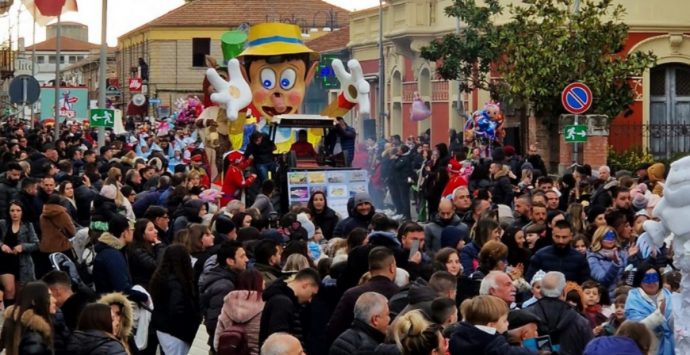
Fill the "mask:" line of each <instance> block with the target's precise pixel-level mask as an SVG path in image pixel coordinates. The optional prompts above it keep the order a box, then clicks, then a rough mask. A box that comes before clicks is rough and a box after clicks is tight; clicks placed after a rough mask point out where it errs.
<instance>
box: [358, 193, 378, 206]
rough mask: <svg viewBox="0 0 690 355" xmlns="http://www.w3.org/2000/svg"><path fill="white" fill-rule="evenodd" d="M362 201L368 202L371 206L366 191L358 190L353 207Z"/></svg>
mask: <svg viewBox="0 0 690 355" xmlns="http://www.w3.org/2000/svg"><path fill="white" fill-rule="evenodd" d="M363 203H368V204H370V205H372V206H373V205H374V203H373V202H371V197H370V196H369V194H368V193H366V192H358V193H357V194H356V195H355V207H357V206H359V205H361V204H363Z"/></svg>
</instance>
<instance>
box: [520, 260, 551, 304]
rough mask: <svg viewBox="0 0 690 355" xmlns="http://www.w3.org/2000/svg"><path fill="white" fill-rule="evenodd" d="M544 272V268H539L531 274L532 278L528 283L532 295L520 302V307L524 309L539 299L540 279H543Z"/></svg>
mask: <svg viewBox="0 0 690 355" xmlns="http://www.w3.org/2000/svg"><path fill="white" fill-rule="evenodd" d="M545 275H546V273H545V272H544V270H541V269H540V270H539V271H537V272H536V273H534V276H532V280H530V282H529V285H530V288H531V291H532V297H531V298H529V299H528V300H527V301H525V302H522V306H521V307H520V308H522V309H525V308H527V307H529V306H531V305H533V304H535V303H537V301H539V300H540V299H541V280H543V279H544V276H545Z"/></svg>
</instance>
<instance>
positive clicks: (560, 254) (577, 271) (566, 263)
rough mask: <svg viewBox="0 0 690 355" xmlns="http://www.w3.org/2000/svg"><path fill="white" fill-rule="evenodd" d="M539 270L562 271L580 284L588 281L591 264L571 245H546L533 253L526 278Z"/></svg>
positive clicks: (529, 278) (566, 277) (570, 279)
mask: <svg viewBox="0 0 690 355" xmlns="http://www.w3.org/2000/svg"><path fill="white" fill-rule="evenodd" d="M465 249H467V247H465ZM463 251H464V250H463ZM539 270H544V272H549V271H560V272H562V273H563V274H564V275H565V279H566V280H568V281H574V282H577V283H578V284H582V283H583V282H585V281H587V280H588V279H589V274H590V272H589V264H588V263H587V258H586V257H585V256H584V255H582V254H580V253H579V252H578V251H577V250H575V249H573V248H571V247H566V248H563V249H559V248H557V247H556V246H554V245H549V246H548V247H544V248H542V249H540V250H539V251H537V252H536V253H535V254H534V255H532V259H531V260H530V263H529V268H528V269H527V273H525V280H531V279H532V276H534V274H535V273H537V271H539Z"/></svg>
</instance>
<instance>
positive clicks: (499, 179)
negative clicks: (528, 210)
mask: <svg viewBox="0 0 690 355" xmlns="http://www.w3.org/2000/svg"><path fill="white" fill-rule="evenodd" d="M489 172H490V173H491V180H492V181H493V185H492V186H491V196H492V199H493V202H494V203H495V204H497V205H507V206H510V205H511V204H512V203H513V195H514V192H513V185H512V184H511V183H510V177H509V173H510V169H509V168H508V166H507V165H503V164H501V163H497V162H494V163H491V165H490V166H489Z"/></svg>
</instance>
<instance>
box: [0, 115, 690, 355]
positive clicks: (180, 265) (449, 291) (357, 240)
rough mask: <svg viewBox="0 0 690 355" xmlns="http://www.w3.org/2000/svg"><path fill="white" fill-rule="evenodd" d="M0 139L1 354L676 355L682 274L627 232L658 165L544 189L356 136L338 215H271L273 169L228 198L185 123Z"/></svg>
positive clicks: (17, 131)
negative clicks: (99, 143)
mask: <svg viewBox="0 0 690 355" xmlns="http://www.w3.org/2000/svg"><path fill="white" fill-rule="evenodd" d="M342 130H343V131H345V128H343V129H342ZM2 131H3V132H2V138H0V163H1V164H2V174H1V176H0V249H1V253H0V283H1V285H2V297H1V299H2V301H3V307H4V309H5V311H4V318H3V319H4V324H3V327H2V333H1V337H0V346H1V347H2V348H3V349H4V350H5V352H6V353H7V354H9V355H14V354H71V355H81V354H155V353H156V352H157V351H160V353H164V354H187V353H189V351H190V348H191V345H192V343H193V341H194V339H195V337H196V335H197V332H198V331H199V328H200V327H201V326H202V324H203V329H205V331H206V332H207V333H208V346H209V348H210V349H211V350H210V353H212V354H265V355H274V354H275V355H277V354H303V353H307V354H333V355H337V354H373V353H378V354H402V355H408V354H409V355H412V354H414V355H422V354H424V355H426V354H452V355H460V354H502V355H510V354H549V353H551V354H565V355H570V354H620V353H625V354H646V355H647V354H648V355H656V354H659V355H670V354H674V353H675V352H674V343H673V342H674V341H673V333H674V322H673V319H672V316H671V300H672V294H673V293H674V292H677V291H678V287H679V283H680V275H679V273H678V272H677V271H675V270H674V267H673V264H672V260H673V258H672V253H673V251H672V250H671V248H667V247H665V246H664V247H661V248H658V247H657V246H655V245H654V244H653V243H652V242H651V241H650V240H649V237H648V236H646V234H645V232H644V229H643V223H644V221H647V220H651V219H653V217H652V216H651V210H652V209H653V208H654V206H655V204H656V203H657V202H658V201H659V200H660V198H661V196H662V193H663V189H662V187H663V179H664V175H665V167H664V165H663V164H661V163H657V164H652V165H644V166H640V167H639V169H637V170H636V171H633V172H625V171H619V172H615V173H614V172H612V171H611V170H610V169H609V168H608V167H607V166H601V167H597V169H596V170H594V171H593V169H592V168H591V167H589V166H588V165H582V166H580V165H574V166H573V167H572V168H571V169H570V170H569V171H567V172H566V173H565V174H563V175H561V176H558V177H554V176H552V175H549V174H548V171H547V169H546V166H545V164H544V162H543V161H542V159H541V158H540V157H539V155H538V154H537V153H536V149H535V147H533V146H530V147H529V150H528V154H526V156H525V157H522V156H521V155H520V154H519V153H518V152H516V150H515V149H514V148H513V147H510V146H508V145H506V146H502V147H497V148H496V149H494V150H493V154H492V156H491V157H486V156H484V155H485V154H483V153H481V152H480V151H479V150H471V149H468V148H467V147H463V143H462V141H461V138H460V137H459V136H458V135H457V134H454V132H451V140H450V141H449V144H446V143H439V144H436V145H435V146H433V147H431V146H430V144H429V140H428V134H425V135H423V136H421V137H409V138H408V139H407V140H406V141H405V142H404V143H403V142H402V140H401V139H400V137H399V136H393V137H390V139H387V140H381V141H378V142H377V141H374V140H371V139H369V140H367V143H362V144H361V145H358V146H356V147H355V146H354V144H353V145H352V146H348V147H346V149H352V151H353V154H352V156H353V157H352V165H353V166H357V167H362V168H364V169H368V170H369V172H370V176H371V179H370V184H369V187H370V189H369V193H362V192H359V193H357V194H355V195H353V196H351V198H350V200H349V201H348V208H347V210H348V214H347V215H339V214H338V213H336V212H335V211H334V209H332V208H331V207H329V205H328V198H327V194H326V193H324V192H320V191H314V192H313V193H312V194H311V196H310V197H309V201H308V202H307V203H305V204H296V205H294V206H289V207H290V208H289V209H288V210H282V209H281V206H280V205H281V204H280V203H276V194H278V193H279V192H276V191H279V190H280V189H281V187H280V186H276V185H279V184H278V183H276V182H275V181H273V180H272V179H271V177H272V176H275V174H269V173H268V171H270V169H269V168H268V167H269V165H272V164H273V162H272V161H270V160H269V161H264V160H261V161H259V164H260V165H259V166H257V167H256V169H253V168H251V167H250V168H248V169H246V171H243V174H245V175H246V177H247V178H248V181H246V182H245V183H244V186H242V187H241V189H243V190H246V192H247V193H246V194H245V195H244V197H243V198H238V197H239V196H242V195H243V194H239V195H238V194H233V195H231V196H225V195H224V194H223V193H222V192H220V191H218V189H214V188H213V187H212V181H210V178H209V176H208V173H207V172H208V171H211V169H210V168H209V166H208V164H212V163H213V162H211V163H209V162H208V159H207V158H206V157H205V156H204V151H203V149H201V147H199V142H198V141H197V140H196V139H195V137H196V135H195V134H194V133H193V132H191V131H190V129H186V128H180V129H175V130H172V131H171V132H165V133H163V132H156V130H155V129H154V128H152V127H150V126H148V125H147V124H142V125H140V126H136V127H131V129H130V132H129V133H128V134H127V135H124V136H114V135H109V136H108V137H107V139H106V145H105V146H103V147H102V148H100V149H99V150H97V149H96V147H95V136H94V133H92V132H91V131H90V130H88V129H83V128H82V127H80V126H79V125H77V124H75V125H71V126H65V127H64V128H63V131H62V132H61V134H60V139H58V140H53V139H52V132H51V131H50V130H49V129H48V128H47V127H37V128H29V127H27V126H26V125H25V124H23V123H20V122H14V121H10V122H7V123H6V124H5V125H4V126H3V128H2ZM348 132H350V133H352V134H354V131H353V130H349V131H348ZM348 137H349V136H348ZM256 138H258V144H259V145H262V143H266V142H262V139H264V138H265V139H267V138H266V136H262V137H261V138H259V137H258V136H257V137H256ZM350 138H351V137H350ZM254 143H256V140H254ZM269 143H270V142H267V143H266V144H269ZM256 148H257V147H252V148H250V149H256ZM267 149H268V155H271V154H270V151H271V147H270V144H269V146H268V147H267ZM255 152H257V151H256V150H255ZM263 153H266V151H262V153H261V154H262V155H265V154H263ZM258 155H259V154H256V155H254V156H255V157H256V156H258ZM226 168H227V167H226ZM221 170H222V169H221ZM250 174H251V175H250ZM250 178H251V179H250ZM251 190H253V192H251V193H250V191H251ZM224 200H227V201H228V202H227V203H225V201H224ZM221 201H223V203H221ZM413 216H414V218H413ZM667 245H670V244H668V243H667Z"/></svg>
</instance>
